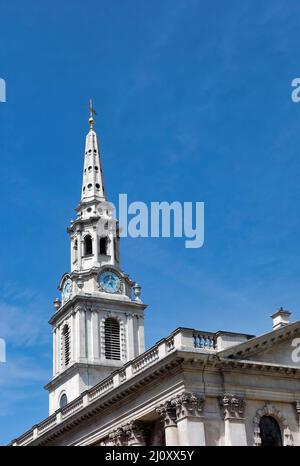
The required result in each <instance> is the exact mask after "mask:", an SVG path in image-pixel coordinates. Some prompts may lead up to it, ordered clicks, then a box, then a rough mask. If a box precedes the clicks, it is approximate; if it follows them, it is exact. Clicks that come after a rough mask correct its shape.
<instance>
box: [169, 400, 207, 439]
mask: <svg viewBox="0 0 300 466" xmlns="http://www.w3.org/2000/svg"><path fill="white" fill-rule="evenodd" d="M171 404H172V406H174V407H175V408H176V418H177V430H178V440H179V445H180V446H204V445H205V430H204V415H203V406H204V398H202V397H199V396H198V395H196V394H195V393H182V394H181V395H179V396H178V397H176V398H174V399H173V400H172V401H171Z"/></svg>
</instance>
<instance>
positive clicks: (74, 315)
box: [46, 102, 146, 414]
mask: <svg viewBox="0 0 300 466" xmlns="http://www.w3.org/2000/svg"><path fill="white" fill-rule="evenodd" d="M95 113H96V112H95V110H94V108H93V104H92V102H90V117H89V125H90V128H89V132H88V134H87V136H86V143H85V154H84V169H83V170H84V171H83V185H82V194H81V200H80V203H79V206H78V207H77V209H76V212H77V215H76V219H75V220H72V221H71V224H70V226H69V228H68V234H69V236H70V245H71V268H70V272H69V273H65V274H64V275H63V276H62V278H61V281H60V284H59V290H60V291H61V300H60V299H56V300H55V302H54V306H55V314H54V315H53V316H52V318H51V320H50V323H51V325H52V328H53V378H52V380H51V381H50V383H49V384H48V385H47V387H46V388H47V389H48V390H49V395H50V413H51V414H52V413H53V412H54V411H56V410H57V409H59V408H60V407H62V406H63V405H64V404H65V403H66V402H69V401H72V400H74V399H75V398H76V397H78V396H79V395H80V393H82V392H83V391H85V390H87V389H88V388H90V387H91V386H93V385H94V384H96V383H97V382H99V381H100V380H103V379H105V378H106V377H107V376H108V375H109V374H111V373H112V372H113V371H114V370H115V369H117V368H119V367H122V366H123V365H124V364H125V363H126V362H127V361H130V360H132V359H134V358H135V357H136V356H138V355H139V354H141V353H142V352H143V351H144V349H145V345H144V321H143V316H144V309H145V308H146V305H144V304H143V303H142V302H141V299H140V286H139V285H137V283H135V282H134V281H132V280H131V279H130V278H129V276H128V275H127V274H126V273H124V272H123V271H122V270H121V268H120V261H119V235H118V227H117V225H118V224H117V221H116V220H115V219H114V218H113V212H112V209H111V206H110V204H109V203H108V202H107V200H106V197H105V194H104V183H103V176H102V168H101V157H100V151H99V144H98V140H97V135H96V133H95V130H94V123H95V122H94V115H95ZM112 225H114V226H115V228H111V226H112Z"/></svg>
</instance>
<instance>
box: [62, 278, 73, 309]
mask: <svg viewBox="0 0 300 466" xmlns="http://www.w3.org/2000/svg"><path fill="white" fill-rule="evenodd" d="M72 288H73V283H72V280H71V279H70V278H68V279H67V280H66V281H65V283H64V285H63V289H62V302H63V303H65V302H66V301H68V299H70V296H71V293H72Z"/></svg>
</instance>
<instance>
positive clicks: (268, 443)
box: [259, 416, 282, 447]
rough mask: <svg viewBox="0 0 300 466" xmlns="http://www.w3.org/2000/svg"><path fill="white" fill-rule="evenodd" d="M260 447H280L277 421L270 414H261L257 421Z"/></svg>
mask: <svg viewBox="0 0 300 466" xmlns="http://www.w3.org/2000/svg"><path fill="white" fill-rule="evenodd" d="M259 429H260V438H261V446H262V447H281V446H282V438H281V431H280V427H279V424H278V422H277V421H276V420H275V419H274V418H273V417H272V416H262V418H261V419H260V422H259Z"/></svg>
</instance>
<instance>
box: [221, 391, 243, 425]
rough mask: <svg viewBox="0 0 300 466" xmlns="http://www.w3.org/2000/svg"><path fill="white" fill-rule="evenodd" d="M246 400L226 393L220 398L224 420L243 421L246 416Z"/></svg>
mask: <svg viewBox="0 0 300 466" xmlns="http://www.w3.org/2000/svg"><path fill="white" fill-rule="evenodd" d="M245 405H246V403H245V399H244V398H242V397H240V396H236V395H232V394H229V393H225V394H224V395H223V396H221V398H220V406H221V408H222V409H223V415H224V419H225V420H226V419H243V418H244V415H245Z"/></svg>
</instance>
